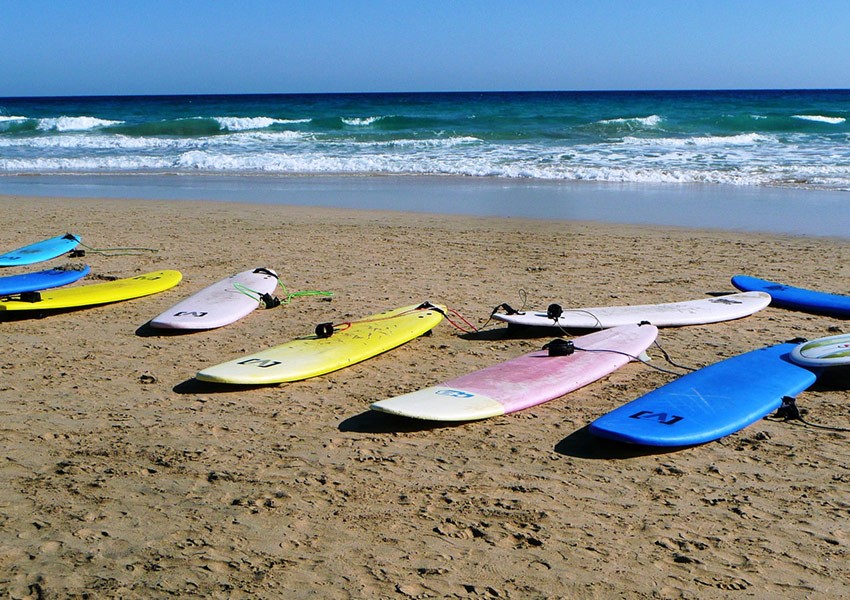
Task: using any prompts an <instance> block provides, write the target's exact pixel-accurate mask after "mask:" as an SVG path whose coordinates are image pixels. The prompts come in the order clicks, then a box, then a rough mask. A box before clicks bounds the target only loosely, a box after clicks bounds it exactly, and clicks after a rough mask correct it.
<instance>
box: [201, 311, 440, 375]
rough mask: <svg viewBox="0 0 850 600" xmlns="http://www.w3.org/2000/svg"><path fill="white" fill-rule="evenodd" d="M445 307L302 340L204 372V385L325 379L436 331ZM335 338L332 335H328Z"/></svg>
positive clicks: (382, 316) (388, 314)
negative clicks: (320, 377) (343, 369)
mask: <svg viewBox="0 0 850 600" xmlns="http://www.w3.org/2000/svg"><path fill="white" fill-rule="evenodd" d="M445 310H446V309H445V307H444V306H435V305H432V304H430V303H427V302H426V303H424V304H419V305H417V304H414V305H412V306H404V307H402V308H397V309H394V310H388V311H385V312H382V313H378V314H376V315H372V316H371V317H366V318H365V319H361V320H359V321H354V322H352V323H342V324H338V325H336V326H333V327H332V329H331V326H330V324H327V326H326V327H325V331H322V332H320V331H319V330H320V329H321V328H322V327H323V326H321V325H320V326H319V327H317V333H316V334H315V335H309V336H305V337H302V338H297V339H295V340H292V341H291V342H287V343H286V344H281V345H280V346H275V347H274V348H269V349H268V350H264V351H262V352H258V353H256V354H251V355H249V356H245V357H243V358H237V359H235V360H231V361H229V362H225V363H221V364H220V365H216V366H214V367H208V368H206V369H204V370H202V371H199V372H198V374H197V375H195V377H196V378H197V379H200V380H201V381H211V382H215V383H233V384H242V385H261V384H270V383H284V382H288V381H300V380H302V379H308V378H310V377H315V376H317V375H324V374H325V373H330V372H331V371H336V370H338V369H342V368H343V367H347V366H349V365H353V364H355V363H358V362H361V361H364V360H366V359H367V358H371V357H373V356H375V355H377V354H381V353H382V352H386V351H387V350H391V349H393V348H395V347H397V346H401V345H402V344H404V343H405V342H409V341H410V340H412V339H414V338H416V337H419V336H420V335H422V334H424V333H427V332H428V331H430V330H431V329H433V328H434V327H435V326H436V325H437V323H439V322H440V321H441V320H442V319H443V316H444V314H445ZM328 334H330V335H328Z"/></svg>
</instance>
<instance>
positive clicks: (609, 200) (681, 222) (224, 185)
mask: <svg viewBox="0 0 850 600" xmlns="http://www.w3.org/2000/svg"><path fill="white" fill-rule="evenodd" d="M0 195H5V196H39V197H66V198H70V197H75V198H103V199H107V198H111V199H126V200H140V199H141V200H181V201H185V200H195V201H216V202H222V201H224V202H238V203H243V204H289V205H295V206H315V207H329V208H341V209H357V208H362V209H366V210H397V211H402V212H411V213H432V214H446V215H459V216H463V215H468V216H482V217H501V218H527V219H539V220H555V221H582V222H585V221H586V222H594V221H596V222H604V223H613V224H624V225H647V226H656V227H661V226H667V227H685V228H693V229H709V230H725V231H736V232H739V233H742V234H750V233H766V234H783V235H793V236H811V237H825V238H848V237H850V230H848V229H847V227H846V226H845V224H846V223H850V195H848V194H847V193H846V192H842V191H838V190H806V189H793V188H767V187H743V186H742V187H736V186H729V185H722V184H614V183H605V182H563V181H543V180H512V179H498V178H467V177H460V176H423V175H386V176H380V175H368V176H359V175H319V176H313V175H298V176H269V175H262V174H257V175H247V176H243V175H238V176H234V175H211V174H204V175H176V174H175V175H151V174H136V175H31V176H3V177H0Z"/></svg>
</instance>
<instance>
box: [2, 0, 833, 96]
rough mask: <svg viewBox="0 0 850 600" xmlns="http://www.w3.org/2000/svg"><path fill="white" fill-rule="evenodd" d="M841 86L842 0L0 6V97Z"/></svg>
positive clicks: (60, 1) (44, 0)
mask: <svg viewBox="0 0 850 600" xmlns="http://www.w3.org/2000/svg"><path fill="white" fill-rule="evenodd" d="M720 88H732V89H736V88H850V1H848V0H821V1H818V0H810V1H809V2H804V1H801V0H704V1H698V0H584V1H581V2H579V1H573V0H560V1H558V0H546V1H535V0H515V1H511V2H509V1H506V0H456V1H449V0H431V1H428V0H362V1H358V0H277V1H273V0H256V1H252V0H242V1H240V2H236V1H231V0H135V1H133V0H90V1H82V0H0V96H22V95H38V96H54V95H91V94H186V93H201V94H204V93H253V92H269V93H276V92H279V93H297V92H374V91H461V90H485V91H486V90H604V89H609V90H610V89H720Z"/></svg>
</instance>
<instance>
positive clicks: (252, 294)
mask: <svg viewBox="0 0 850 600" xmlns="http://www.w3.org/2000/svg"><path fill="white" fill-rule="evenodd" d="M275 279H277V283H278V285H279V286H280V287H281V289H282V290H283V299H281V298H278V297H276V296H272V295H271V294H261V293H260V292H258V291H256V290H252V289H251V288H249V287H247V286H245V285H242V284H241V283H234V284H233V288H234V289H235V290H236V291H237V292H241V293H243V294H245V295H246V296H248V297H249V298H253V299H254V300H256V301H257V302H258V303H259V304H260V306H262V307H263V308H274V307H275V306H279V305H281V304H289V303H290V302H292V299H293V298H300V297H302V296H325V297H331V296H333V295H334V293H333V292H322V291H319V290H303V291H300V292H290V291H288V290H287V289H286V285H284V283H283V282H282V281H281V280H280V277H277V276H275Z"/></svg>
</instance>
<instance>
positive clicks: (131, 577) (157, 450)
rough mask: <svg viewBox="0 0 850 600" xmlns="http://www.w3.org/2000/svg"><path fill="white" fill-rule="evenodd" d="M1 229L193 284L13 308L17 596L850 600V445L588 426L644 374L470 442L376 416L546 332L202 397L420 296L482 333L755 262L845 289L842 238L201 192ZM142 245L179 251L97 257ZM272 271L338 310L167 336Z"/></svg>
mask: <svg viewBox="0 0 850 600" xmlns="http://www.w3.org/2000/svg"><path fill="white" fill-rule="evenodd" d="M0 211H2V213H3V214H4V215H7V219H6V224H5V225H4V227H2V228H0V248H2V249H4V251H5V250H6V249H9V250H11V249H14V248H17V247H20V246H22V245H24V244H27V243H31V242H33V241H37V240H40V239H44V238H46V237H51V236H54V235H61V234H63V233H65V232H73V233H76V234H79V235H81V236H82V238H83V242H84V243H85V244H86V245H87V246H88V247H89V249H88V250H87V255H86V257H85V259H84V260H85V262H87V264H90V265H91V267H92V275H91V276H90V277H89V280H92V279H96V278H109V277H130V276H133V275H137V274H141V273H145V272H148V271H152V270H158V269H177V270H179V271H181V272H182V273H183V281H182V282H181V284H180V285H179V286H177V287H176V288H173V289H171V290H169V291H166V292H163V293H161V294H157V295H154V296H150V297H147V298H140V299H137V300H132V301H128V302H122V303H117V304H112V305H107V306H100V307H96V308H90V309H85V310H75V311H69V312H63V313H59V314H52V315H48V316H46V317H44V318H15V319H8V318H7V319H5V320H2V319H0V337H1V338H2V344H3V349H4V351H3V357H2V359H0V418H2V440H3V460H2V465H0V593H2V595H4V596H6V597H10V598H68V597H77V598H79V597H91V598H160V597H168V596H172V597H173V596H179V597H207V598H209V597H213V598H307V597H315V598H490V599H496V598H499V599H505V598H539V599H550V598H613V597H616V598H724V599H726V598H730V597H731V598H839V597H848V596H850V583H849V582H850V562H848V553H850V526H848V525H847V517H848V516H850V514H848V513H850V492H848V484H850V467H848V464H847V456H848V441H850V434H848V433H845V432H840V431H831V430H827V429H818V428H813V427H808V426H805V425H802V424H800V423H799V422H794V423H791V422H782V421H778V420H770V419H766V420H763V421H759V422H758V423H756V424H753V425H752V426H750V427H748V428H746V429H744V430H742V431H740V432H738V433H736V434H734V435H731V436H728V437H726V438H724V439H722V440H720V441H717V442H714V443H709V444H706V445H703V446H699V447H694V448H687V449H682V450H676V451H671V452H647V451H642V450H641V449H639V448H633V447H627V446H621V445H614V444H612V443H609V442H604V441H602V440H599V439H596V438H594V437H592V436H591V435H589V434H588V433H587V431H586V426H587V425H588V423H590V422H591V421H592V420H593V419H595V418H596V417H598V416H600V415H602V414H604V413H606V412H608V411H610V410H612V409H614V408H616V407H618V406H620V405H622V404H624V403H625V402H627V401H630V400H632V399H634V398H636V397H638V396H640V395H641V394H643V393H646V392H648V391H650V390H652V389H654V388H656V387H658V386H660V385H663V384H664V383H666V382H668V381H671V380H672V379H673V378H674V376H673V375H670V374H667V373H663V372H660V371H657V370H653V369H651V368H649V367H647V366H646V365H642V364H638V363H631V364H628V365H626V366H625V367H623V368H622V369H620V370H618V371H616V372H615V373H613V374H612V375H611V376H609V377H607V378H605V379H603V380H601V381H598V382H596V383H594V384H591V385H589V386H587V387H585V388H583V389H581V390H578V391H576V392H574V393H572V394H569V395H567V396H565V397H563V398H560V399H557V400H554V401H552V402H549V403H546V404H543V405H540V406H537V407H534V408H530V409H528V410H525V411H521V412H519V413H515V414H512V415H508V416H504V417H498V418H493V419H488V420H484V421H479V422H471V423H464V424H457V425H435V424H433V423H429V422H419V421H409V420H404V419H400V418H393V417H390V416H389V415H384V414H379V413H376V412H373V411H369V409H368V407H369V404H370V403H371V402H373V401H375V400H380V399H383V398H388V397H391V396H394V395H397V394H401V393H405V392H410V391H413V390H415V389H418V388H421V387H425V386H428V385H432V384H435V383H438V382H440V381H443V380H445V379H448V378H451V377H455V376H459V375H462V374H465V373H468V372H470V371H473V370H476V369H480V368H483V367H486V366H489V365H492V364H495V363H498V362H501V361H504V360H508V359H510V358H513V357H515V356H518V355H520V354H523V353H525V352H529V351H530V350H533V349H536V348H539V347H540V346H542V344H544V343H545V342H547V341H548V340H549V339H550V338H549V337H543V336H536V337H535V336H533V335H532V334H528V336H525V335H515V334H514V333H513V332H512V333H511V334H510V335H509V334H508V333H507V329H506V328H504V327H502V326H500V325H497V324H495V323H492V322H491V323H489V324H487V325H486V327H485V328H484V330H483V331H481V332H479V333H463V332H461V331H459V330H458V329H456V328H454V327H452V326H451V324H450V323H448V322H446V321H444V322H443V323H441V324H440V325H439V326H438V327H437V328H436V329H435V330H434V331H433V333H432V334H431V335H430V336H425V337H422V338H419V339H416V340H414V341H412V342H410V343H409V344H407V345H405V346H403V347H400V348H398V349H396V350H393V351H392V352H389V353H387V354H385V355H382V356H379V357H376V358H374V359H371V360H369V361H366V362H364V363H362V364H359V365H356V366H353V367H350V368H348V369H344V370H341V371H338V372H335V373H332V374H330V375H326V376H322V377H318V378H315V379H311V380H307V381H303V382H298V383H294V384H286V385H281V386H271V387H256V388H249V389H244V388H237V387H232V388H231V387H223V386H211V385H204V384H201V383H200V382H197V381H195V380H194V379H193V375H194V374H195V373H196V372H197V371H198V370H199V369H201V368H203V367H206V366H209V365H214V364H217V363H220V362H222V361H225V360H230V359H232V358H236V357H238V356H240V355H242V354H247V353H250V352H254V351H257V350H260V349H263V348H267V347H270V346H273V345H276V344H280V343H283V342H285V341H287V340H290V339H292V338H294V337H297V336H300V335H305V334H308V333H311V332H312V331H313V329H314V327H315V326H316V324H318V323H322V322H328V321H332V322H342V321H346V320H351V319H356V318H359V317H364V316H367V315H370V314H373V313H376V312H379V311H381V310H384V309H388V308H395V307H398V306H403V305H407V304H412V303H416V302H419V301H425V300H430V301H432V302H440V303H443V304H446V305H448V306H449V307H451V308H453V309H455V310H457V311H458V312H459V313H460V314H462V315H463V316H464V317H465V318H466V319H468V320H469V321H471V322H472V323H474V324H475V325H476V326H478V327H482V326H484V325H485V322H487V320H488V315H489V314H490V312H491V310H492V309H493V308H494V307H495V306H497V305H499V304H501V303H503V302H507V303H509V304H511V305H512V306H514V307H516V308H519V307H520V305H521V304H522V300H521V297H522V296H523V295H524V297H526V298H527V302H528V306H527V307H528V308H545V307H546V306H547V305H548V304H549V303H551V302H559V303H561V304H562V305H564V306H576V307H577V306H601V305H615V304H617V305H619V304H646V303H654V302H673V301H679V300H690V299H695V298H701V297H705V296H706V294H709V293H714V292H731V291H733V288H732V287H731V284H730V282H729V279H730V277H731V276H732V275H735V274H737V273H746V274H750V275H755V276H758V277H763V278H766V279H773V280H780V281H783V282H785V283H788V284H791V285H800V286H805V287H811V288H816V289H821V290H824V291H831V292H835V293H841V294H850V288H848V284H847V281H848V279H850V240H848V239H846V238H845V239H839V238H826V237H825V238H817V237H811V236H806V237H795V236H790V235H778V234H777V235H768V234H754V233H753V234H746V235H745V234H742V233H736V232H724V231H720V230H698V229H685V228H674V227H658V226H643V225H641V226H638V225H616V224H605V223H599V222H593V221H567V220H552V221H544V220H533V219H521V218H491V217H474V216H461V215H440V214H426V213H402V212H391V211H377V210H376V211H360V210H351V209H348V210H343V209H336V208H329V207H324V208H322V207H308V206H292V205H271V204H245V203H228V202H196V201H190V200H181V201H156V200H105V199H62V198H25V197H21V196H0ZM126 247H135V248H150V249H154V250H156V252H138V253H135V252H131V253H123V254H119V255H116V256H106V255H103V254H99V253H96V252H92V251H91V248H126ZM69 260H73V261H80V260H83V259H69ZM63 262H67V261H66V259H64V258H63V259H57V260H54V261H51V263H49V264H50V265H57V264H62V263H63ZM258 266H265V267H271V268H273V269H275V270H276V271H277V272H278V273H279V274H280V277H281V279H282V281H283V282H284V283H285V284H286V286H287V287H288V289H289V291H292V292H294V291H299V290H311V289H312V290H329V291H333V292H334V296H333V298H332V299H331V300H327V299H322V298H318V297H304V298H296V299H294V300H293V301H292V302H291V303H290V304H289V305H286V306H281V307H278V308H274V309H269V310H258V311H255V312H254V313H252V314H251V315H249V316H248V317H246V318H245V319H243V320H242V321H239V322H238V323H235V324H233V325H230V326H227V327H224V328H221V329H217V330H213V331H207V332H197V333H191V334H186V335H162V334H156V333H154V332H152V331H150V329H148V328H146V327H145V324H146V323H147V322H148V321H149V320H150V319H151V318H153V317H155V316H156V315H158V314H159V313H160V312H162V311H163V310H165V309H167V308H169V307H170V306H172V305H173V304H175V303H176V302H177V301H179V300H181V299H183V298H185V297H186V296H188V295H190V294H191V293H194V292H195V291H198V290H200V289H201V288H203V287H205V286H207V285H209V284H211V283H214V282H216V281H218V280H220V279H222V278H224V277H226V276H228V275H231V274H233V273H235V272H238V271H242V270H245V269H248V268H252V267H258ZM26 270H28V269H22V268H21V269H4V270H3V271H2V273H0V275H11V274H15V273H18V272H23V271H26ZM80 283H81V284H82V283H85V282H80ZM848 328H850V324H848V322H847V321H842V320H839V319H835V318H831V317H827V316H815V315H809V314H804V313H799V312H792V311H787V310H782V309H778V308H773V307H768V308H767V309H765V310H763V311H761V312H759V313H757V314H755V315H753V316H751V317H748V318H746V319H742V320H739V321H734V322H728V323H719V324H712V325H705V326H694V327H684V328H676V329H662V330H661V332H660V335H659V338H658V341H659V343H660V344H661V346H662V347H663V349H664V350H666V351H667V353H669V355H670V357H671V358H672V359H673V360H674V361H675V362H677V363H678V364H681V365H686V366H690V367H701V366H705V365H709V364H712V363H714V362H717V361H719V360H722V359H724V358H727V357H730V356H733V355H735V354H738V353H741V352H745V351H748V350H752V349H755V348H759V347H761V346H765V345H769V344H774V343H778V342H781V341H785V340H789V339H792V338H796V337H805V338H809V339H812V338H817V337H822V336H826V335H832V334H835V333H841V332H846V331H847V330H848ZM546 335H547V336H548V333H547V334H546ZM650 354H651V356H652V357H653V364H656V365H658V366H662V367H666V368H669V369H672V370H674V371H677V372H683V371H681V369H676V368H675V367H672V366H670V365H669V364H667V363H666V362H665V360H664V358H663V357H662V355H661V353H660V351H658V350H657V349H652V350H651V351H650ZM848 387H850V384H848V383H847V379H843V380H842V379H841V378H833V379H832V380H828V381H825V382H821V383H818V384H816V386H815V387H814V388H812V389H810V390H808V391H806V392H804V393H803V394H801V395H800V397H799V398H798V405H799V406H800V407H801V408H802V409H804V410H805V411H807V412H806V414H805V416H806V419H807V420H809V421H811V422H813V423H820V424H823V425H826V426H832V427H839V428H845V429H846V428H850V410H849V409H848V402H847V401H848V392H847V390H848Z"/></svg>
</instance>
